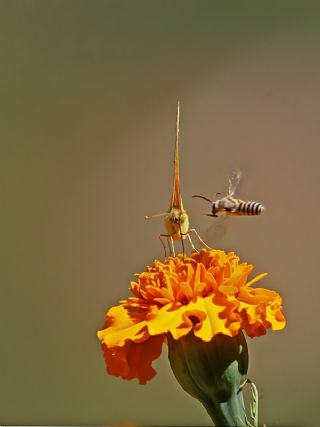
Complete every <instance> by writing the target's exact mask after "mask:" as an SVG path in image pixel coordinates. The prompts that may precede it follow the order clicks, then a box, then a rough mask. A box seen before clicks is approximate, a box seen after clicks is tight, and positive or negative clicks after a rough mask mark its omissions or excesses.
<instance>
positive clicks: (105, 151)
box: [0, 0, 320, 427]
mask: <svg viewBox="0 0 320 427" xmlns="http://www.w3.org/2000/svg"><path fill="white" fill-rule="evenodd" d="M319 24H320V3H319V2H316V1H315V2H295V1H281V2H277V1H260V2H256V1H224V2H223V1H204V0H202V1H187V0H183V1H180V0H179V1H177V0H175V1H168V0H162V1H152V0H135V1H133V0H127V1H121V0H117V1H97V0H95V1H80V0H78V1H55V0H50V1H48V0H34V1H32V0H29V1H27V0H25V1H17V0H12V1H9V0H8V1H0V109H1V110H0V111H1V113H0V145H1V152H0V162H1V165H0V166H1V167H0V188H1V217H2V218H1V261H2V262H1V298H0V300H1V322H0V328H1V340H2V345H1V352H0V366H1V376H0V390H1V391H0V422H1V424H2V425H3V424H56V425H57V424H89V425H93V424H97V425H103V424H115V423H119V422H125V421H130V422H133V423H136V424H140V425H152V426H156V425H201V424H202V425H211V420H210V419H209V417H208V416H207V414H206V412H205V411H204V409H203V408H202V407H201V405H200V404H199V403H198V402H197V401H196V400H194V399H193V398H191V397H189V396H188V395H187V394H186V393H185V392H184V391H183V390H182V389H180V387H179V385H178V383H177V382H176V380H175V379H174V377H173V374H172V372H171V370H170V368H169V364H168V361H167V351H166V348H164V351H163V354H162V356H161V358H160V359H159V360H158V361H157V362H156V363H155V367H156V369H157V372H158V375H157V376H156V377H155V378H154V380H152V381H151V382H150V383H148V384H147V385H146V386H139V385H138V384H137V382H136V381H132V382H127V381H123V380H121V379H118V378H114V377H111V376H108V375H106V373H105V366H104V362H103V358H102V353H101V350H100V345H99V343H98V340H97V338H96V330H97V329H99V328H100V327H101V326H102V322H103V317H104V314H105V312H106V310H107V309H108V308H109V307H110V306H111V305H114V304H117V303H118V301H119V300H120V299H122V298H125V297H126V296H127V295H128V290H127V288H128V286H129V280H131V279H132V278H133V273H135V272H138V271H141V270H143V269H144V267H145V265H146V264H147V263H151V262H152V261H153V259H154V258H155V257H162V256H163V253H162V248H161V246H160V244H159V241H158V239H157V235H158V234H159V233H160V232H163V231H164V226H163V222H162V219H154V220H152V221H148V222H147V221H145V219H144V215H145V214H150V213H156V212H163V211H164V210H166V209H167V208H168V205H169V200H170V197H171V186H172V161H173V144H174V126H175V110H176V101H177V99H178V98H179V99H180V100H181V126H180V130H181V134H180V136H181V141H180V142H181V145H180V156H181V164H180V166H181V184H182V194H183V198H184V204H185V206H186V208H187V209H190V210H191V211H192V210H195V211H199V210H206V208H207V205H206V204H205V202H204V201H201V200H195V199H192V198H191V195H192V194H195V193H201V194H205V195H207V196H208V197H210V196H213V195H214V194H215V193H216V192H217V191H221V192H226V190H227V177H228V173H229V171H230V169H231V168H232V167H234V166H238V167H239V168H240V169H241V170H242V171H243V176H244V179H243V185H242V188H241V193H240V196H241V197H242V198H243V199H249V200H250V199H251V200H258V201H261V202H263V203H264V204H265V205H266V207H267V214H266V215H265V216H263V217H261V218H235V219H234V220H233V221H232V225H231V227H230V230H229V232H228V234H227V235H226V237H225V238H224V239H223V240H222V241H221V242H219V247H222V248H224V249H228V250H230V249H233V250H235V251H237V252H238V253H239V255H240V256H241V258H242V259H243V260H246V261H248V262H252V263H254V265H255V273H256V274H257V273H261V272H264V271H268V272H269V276H268V277H267V278H266V280H264V285H265V286H266V287H269V288H271V289H275V290H277V291H278V292H280V293H281V294H282V295H283V298H284V304H285V313H286V316H287V320H288V324H287V328H286V329H285V330H284V331H281V332H269V333H268V334H267V335H266V336H264V337H261V338H257V339H255V340H251V339H249V340H248V344H249V347H250V358H251V359H250V368H249V376H250V378H252V379H253V380H254V381H255V382H256V384H257V385H258V387H259V390H260V420H261V424H262V423H263V422H265V423H266V424H267V425H268V426H272V425H276V426H284V425H286V426H287V425H290V426H301V425H303V426H307V427H308V426H316V425H318V424H319V383H320V372H319V357H320V345H319V329H318V322H319V320H318V319H319V315H318V312H319V273H318V267H319V265H317V263H318V262H319V261H318V248H319V237H320V236H319V233H320V227H319V209H320V201H319V175H320V173H319V157H320V147H319V133H320V124H319V114H320V25H319ZM208 208H209V206H208ZM191 219H192V224H193V225H194V226H196V227H197V229H198V230H199V232H200V233H202V234H203V233H204V232H205V230H206V228H207V227H208V226H209V225H210V221H211V219H210V218H205V217H196V216H195V217H191Z"/></svg>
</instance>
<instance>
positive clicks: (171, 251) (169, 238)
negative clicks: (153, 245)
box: [168, 236, 176, 257]
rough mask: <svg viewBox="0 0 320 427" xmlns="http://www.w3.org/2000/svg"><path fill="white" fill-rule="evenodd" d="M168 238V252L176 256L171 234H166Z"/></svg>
mask: <svg viewBox="0 0 320 427" xmlns="http://www.w3.org/2000/svg"><path fill="white" fill-rule="evenodd" d="M168 240H169V242H170V253H171V256H173V257H175V256H176V252H175V250H174V244H173V238H172V236H168Z"/></svg>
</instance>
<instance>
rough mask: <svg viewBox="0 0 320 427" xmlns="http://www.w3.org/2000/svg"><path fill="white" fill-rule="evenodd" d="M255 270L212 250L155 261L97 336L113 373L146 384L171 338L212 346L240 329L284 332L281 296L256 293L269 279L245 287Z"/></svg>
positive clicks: (262, 291) (255, 332)
mask: <svg viewBox="0 0 320 427" xmlns="http://www.w3.org/2000/svg"><path fill="white" fill-rule="evenodd" d="M252 269H253V266H252V265H250V264H247V263H244V262H240V260H239V257H238V256H237V255H235V253H233V252H229V253H225V252H224V251H221V250H214V249H212V250H210V251H208V250H205V249H203V250H201V252H200V253H193V254H192V255H191V257H185V258H184V257H182V256H179V257H175V258H168V259H166V260H165V261H164V262H160V261H157V260H156V261H155V262H154V266H152V267H150V266H149V267H147V269H146V271H145V272H143V273H140V274H138V275H137V276H138V281H137V282H131V292H132V294H133V296H132V297H130V298H128V299H127V300H124V301H121V304H120V305H118V306H116V307H112V308H111V309H110V310H109V311H108V313H107V315H106V319H105V324H104V329H103V330H101V331H99V332H98V338H99V339H100V341H101V344H102V349H103V352H104V358H105V362H106V365H107V370H108V372H109V374H111V375H115V376H120V377H122V378H124V379H127V380H131V379H134V378H137V379H138V380H139V382H140V383H141V384H145V383H146V382H147V381H148V380H150V379H151V378H153V377H154V376H155V374H156V372H155V370H154V369H153V368H152V366H151V365H152V362H153V360H155V359H156V358H157V357H159V355H160V354H161V350H162V345H163V343H164V342H166V335H167V334H168V333H170V334H171V335H172V337H173V338H174V339H175V340H178V339H179V338H181V337H183V336H185V335H187V334H188V333H189V332H191V331H193V333H194V335H195V336H196V337H198V338H200V339H201V340H202V341H204V342H209V341H211V340H212V338H213V337H214V336H216V335H217V334H224V335H227V336H230V337H234V336H236V335H237V334H238V332H239V330H240V329H243V330H245V331H246V332H247V334H248V335H249V336H250V337H254V336H258V335H263V334H265V333H266V329H267V328H269V327H271V328H272V329H273V330H279V329H283V328H284V326H285V317H284V315H283V313H282V300H281V297H280V295H279V294H278V293H277V292H275V291H270V290H267V289H264V288H254V287H252V285H253V284H254V283H255V282H257V281H258V280H260V279H262V278H263V277H264V276H265V275H266V274H260V275H258V276H256V277H255V278H254V279H252V280H250V281H249V282H247V278H248V275H249V273H250V272H251V271H252Z"/></svg>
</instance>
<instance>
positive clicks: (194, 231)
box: [189, 228, 212, 249]
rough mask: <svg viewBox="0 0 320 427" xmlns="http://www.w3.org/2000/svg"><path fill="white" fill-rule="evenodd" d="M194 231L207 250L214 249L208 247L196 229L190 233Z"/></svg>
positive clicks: (192, 229)
mask: <svg viewBox="0 0 320 427" xmlns="http://www.w3.org/2000/svg"><path fill="white" fill-rule="evenodd" d="M191 231H193V233H194V234H195V235H196V236H197V238H198V240H199V242H200V243H202V244H203V245H204V246H205V247H206V248H207V249H212V248H210V246H208V245H207V244H206V242H205V241H204V240H202V238H201V237H200V236H199V233H198V232H197V230H196V229H195V228H191V230H189V233H190V232H191Z"/></svg>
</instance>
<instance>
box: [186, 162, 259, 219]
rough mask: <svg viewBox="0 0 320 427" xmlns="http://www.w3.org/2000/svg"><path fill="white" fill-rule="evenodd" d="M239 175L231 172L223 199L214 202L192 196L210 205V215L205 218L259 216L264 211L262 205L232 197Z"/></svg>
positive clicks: (238, 171)
mask: <svg viewBox="0 0 320 427" xmlns="http://www.w3.org/2000/svg"><path fill="white" fill-rule="evenodd" d="M241 175H242V174H241V171H240V170H239V169H234V170H233V171H232V173H231V174H230V177H229V192H228V194H227V196H225V197H221V198H219V199H216V200H214V201H212V200H210V199H208V198H207V197H204V196H199V195H194V196H192V197H200V198H201V199H204V200H207V201H208V202H210V203H211V204H212V206H211V213H210V214H207V216H213V217H217V216H218V214H225V215H230V216H251V215H261V214H262V213H263V212H264V211H265V207H264V206H263V204H262V203H259V202H251V201H244V200H241V199H236V198H235V197H234V196H235V193H236V190H237V188H238V186H239V183H240V180H241ZM217 195H221V193H217Z"/></svg>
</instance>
